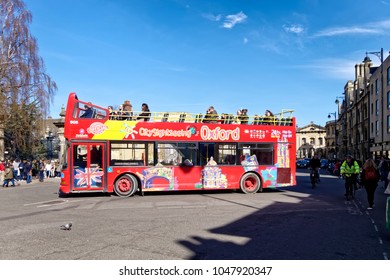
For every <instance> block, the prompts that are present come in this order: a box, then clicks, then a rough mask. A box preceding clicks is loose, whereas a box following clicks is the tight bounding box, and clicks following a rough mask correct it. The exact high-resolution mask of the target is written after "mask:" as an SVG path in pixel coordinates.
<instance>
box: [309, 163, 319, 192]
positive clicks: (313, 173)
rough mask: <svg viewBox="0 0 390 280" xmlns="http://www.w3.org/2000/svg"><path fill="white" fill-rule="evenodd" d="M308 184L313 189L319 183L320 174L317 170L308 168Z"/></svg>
mask: <svg viewBox="0 0 390 280" xmlns="http://www.w3.org/2000/svg"><path fill="white" fill-rule="evenodd" d="M310 182H311V187H312V188H313V189H314V188H315V187H316V184H318V183H319V182H320V173H319V171H318V168H310Z"/></svg>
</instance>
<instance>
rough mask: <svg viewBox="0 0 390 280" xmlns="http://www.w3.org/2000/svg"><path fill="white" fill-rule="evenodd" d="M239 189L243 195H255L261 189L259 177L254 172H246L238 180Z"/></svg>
mask: <svg viewBox="0 0 390 280" xmlns="http://www.w3.org/2000/svg"><path fill="white" fill-rule="evenodd" d="M240 189H241V191H242V192H243V193H246V194H249V193H257V192H258V191H259V190H261V189H262V182H261V179H260V176H259V175H258V174H256V173H254V172H247V173H245V174H244V175H242V177H241V179H240Z"/></svg>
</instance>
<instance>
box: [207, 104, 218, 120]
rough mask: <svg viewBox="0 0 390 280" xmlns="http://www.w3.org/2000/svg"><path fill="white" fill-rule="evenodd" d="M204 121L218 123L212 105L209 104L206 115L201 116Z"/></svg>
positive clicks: (216, 114)
mask: <svg viewBox="0 0 390 280" xmlns="http://www.w3.org/2000/svg"><path fill="white" fill-rule="evenodd" d="M203 122H204V123H218V113H217V111H216V110H215V109H214V107H213V106H210V107H209V108H208V109H207V111H206V115H205V116H204V118H203Z"/></svg>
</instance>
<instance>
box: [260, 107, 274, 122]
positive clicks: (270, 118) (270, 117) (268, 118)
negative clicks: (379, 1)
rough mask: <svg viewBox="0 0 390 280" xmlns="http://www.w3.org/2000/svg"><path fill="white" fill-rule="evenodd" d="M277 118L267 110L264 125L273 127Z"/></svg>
mask: <svg viewBox="0 0 390 280" xmlns="http://www.w3.org/2000/svg"><path fill="white" fill-rule="evenodd" d="M274 121H275V116H274V114H272V112H271V111H270V110H265V117H264V118H263V124H268V125H273V124H274Z"/></svg>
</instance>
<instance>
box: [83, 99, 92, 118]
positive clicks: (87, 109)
mask: <svg viewBox="0 0 390 280" xmlns="http://www.w3.org/2000/svg"><path fill="white" fill-rule="evenodd" d="M81 110H83V111H84V113H83V114H82V115H80V118H86V119H91V118H93V108H92V103H91V102H89V103H88V104H85V105H84V109H81Z"/></svg>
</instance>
